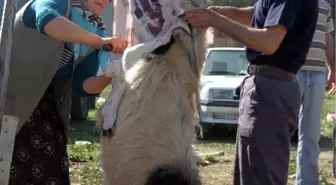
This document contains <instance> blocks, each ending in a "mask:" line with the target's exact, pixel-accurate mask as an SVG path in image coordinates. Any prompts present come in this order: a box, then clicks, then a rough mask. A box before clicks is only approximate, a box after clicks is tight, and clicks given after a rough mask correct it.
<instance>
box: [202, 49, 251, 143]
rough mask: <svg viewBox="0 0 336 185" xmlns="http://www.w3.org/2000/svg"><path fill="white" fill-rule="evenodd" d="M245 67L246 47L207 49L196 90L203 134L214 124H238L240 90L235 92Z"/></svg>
mask: <svg viewBox="0 0 336 185" xmlns="http://www.w3.org/2000/svg"><path fill="white" fill-rule="evenodd" d="M247 68H248V60H247V59H246V52H245V48H228V47H221V48H209V49H208V53H207V57H206V61H205V64H204V69H203V72H202V77H201V88H200V93H199V94H200V104H199V114H200V115H199V116H200V122H201V125H202V127H203V128H204V130H205V133H204V137H205V135H206V134H207V133H210V132H209V131H210V130H211V129H212V127H213V126H215V125H219V124H220V125H223V126H225V127H231V128H232V127H233V128H235V127H237V123H238V116H239V115H238V105H239V92H236V91H237V88H238V87H239V86H240V84H241V83H242V81H243V79H244V78H245V76H246V75H247ZM238 91H239V90H238Z"/></svg>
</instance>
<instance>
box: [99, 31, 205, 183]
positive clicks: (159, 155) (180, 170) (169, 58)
mask: <svg viewBox="0 0 336 185" xmlns="http://www.w3.org/2000/svg"><path fill="white" fill-rule="evenodd" d="M196 32H197V33H198V35H197V36H192V37H190V36H187V35H185V34H183V32H181V31H175V32H174V34H173V36H172V39H171V41H170V42H169V43H168V44H167V45H165V48H164V49H163V51H162V50H161V51H160V52H159V54H156V55H155V56H154V57H151V58H138V59H134V61H131V62H129V60H128V61H125V60H123V61H122V63H123V68H122V70H121V73H120V74H119V77H120V78H121V79H122V82H121V84H120V85H119V86H118V88H119V91H120V92H121V94H122V99H121V101H120V103H119V105H118V112H117V121H116V125H115V128H114V131H113V136H111V137H109V136H102V137H101V154H100V157H99V164H100V166H101V168H102V170H103V174H104V177H103V181H104V182H103V184H104V185H166V184H167V185H168V184H169V185H172V184H174V185H201V179H200V176H199V173H198V169H197V166H196V160H197V157H196V154H195V152H194V149H193V147H192V143H193V142H195V126H196V125H197V124H196V123H197V106H196V98H197V96H198V95H197V94H198V89H199V83H200V74H201V70H202V68H203V63H204V60H205V54H206V47H207V43H206V30H198V31H196ZM191 38H193V41H194V42H193V44H192V45H189V44H186V43H190V41H191V40H190V39H191ZM125 53H127V52H125ZM192 53H193V54H194V55H195V54H196V56H195V57H194V58H192V57H190V56H191V55H192ZM123 58H127V56H124V57H123ZM100 111H101V110H100ZM98 117H99V111H98ZM100 117H101V115H100ZM97 123H98V126H99V127H100V128H101V127H102V126H101V124H102V123H101V120H99V119H98V122H97Z"/></svg>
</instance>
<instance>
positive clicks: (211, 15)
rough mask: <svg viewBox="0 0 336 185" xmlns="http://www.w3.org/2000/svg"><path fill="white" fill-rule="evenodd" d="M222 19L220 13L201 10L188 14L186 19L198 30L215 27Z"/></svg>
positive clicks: (205, 9)
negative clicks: (219, 19) (217, 21)
mask: <svg viewBox="0 0 336 185" xmlns="http://www.w3.org/2000/svg"><path fill="white" fill-rule="evenodd" d="M218 17H220V15H219V14H218V13H216V12H215V11H213V10H211V9H207V8H199V9H193V10H190V11H188V12H186V15H185V19H186V20H187V22H188V23H189V24H191V25H192V26H194V27H198V28H208V27H212V26H214V24H215V22H216V20H217V19H218Z"/></svg>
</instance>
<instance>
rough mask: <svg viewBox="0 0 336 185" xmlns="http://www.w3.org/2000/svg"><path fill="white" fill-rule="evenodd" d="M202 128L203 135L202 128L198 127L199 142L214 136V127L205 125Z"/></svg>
mask: <svg viewBox="0 0 336 185" xmlns="http://www.w3.org/2000/svg"><path fill="white" fill-rule="evenodd" d="M201 126H202V131H203V134H201V130H200V128H198V127H196V130H195V132H196V135H197V140H207V139H209V138H210V137H211V135H212V127H210V126H204V124H201Z"/></svg>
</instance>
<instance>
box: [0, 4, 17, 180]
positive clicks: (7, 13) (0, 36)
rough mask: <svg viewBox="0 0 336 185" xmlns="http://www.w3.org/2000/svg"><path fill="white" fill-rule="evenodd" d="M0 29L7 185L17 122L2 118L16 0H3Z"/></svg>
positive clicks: (0, 142)
mask: <svg viewBox="0 0 336 185" xmlns="http://www.w3.org/2000/svg"><path fill="white" fill-rule="evenodd" d="M3 2H4V6H3V13H2V21H1V27H0V120H1V121H2V122H1V123H0V131H1V132H0V148H1V149H0V184H1V185H8V181H9V176H10V164H11V161H12V155H13V147H14V141H15V133H16V127H17V123H18V120H17V119H16V118H14V117H12V116H7V115H6V116H3V109H4V104H5V96H6V89H7V78H8V68H9V62H10V55H11V48H12V37H13V25H14V18H15V13H16V6H17V0H4V1H3Z"/></svg>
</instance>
